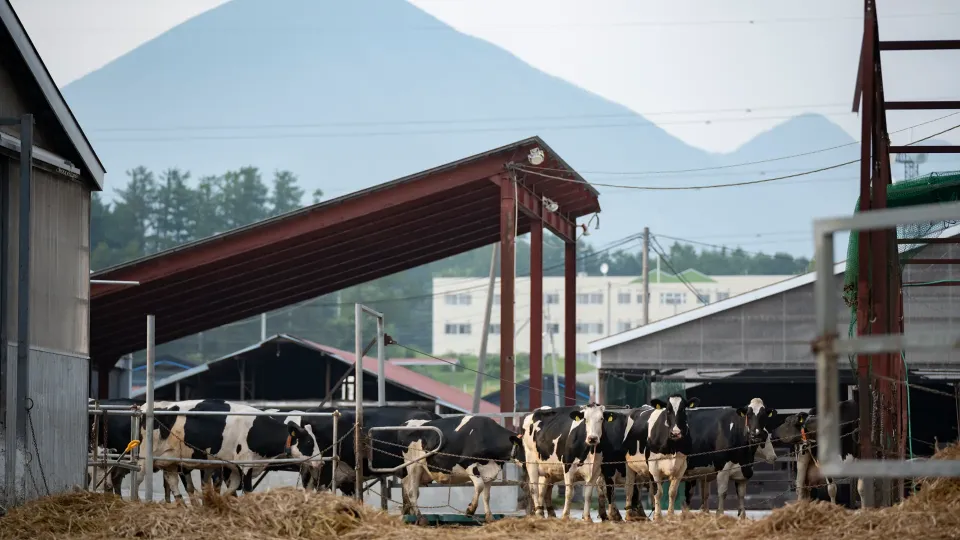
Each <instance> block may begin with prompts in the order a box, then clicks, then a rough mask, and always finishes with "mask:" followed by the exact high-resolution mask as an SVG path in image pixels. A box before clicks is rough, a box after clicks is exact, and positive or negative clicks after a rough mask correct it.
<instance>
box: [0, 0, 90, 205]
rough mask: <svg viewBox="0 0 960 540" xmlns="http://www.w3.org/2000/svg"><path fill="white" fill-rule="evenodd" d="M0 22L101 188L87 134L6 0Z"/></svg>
mask: <svg viewBox="0 0 960 540" xmlns="http://www.w3.org/2000/svg"><path fill="white" fill-rule="evenodd" d="M0 21H3V28H4V29H5V31H6V33H7V34H8V35H9V36H10V38H11V40H13V43H14V46H15V47H16V51H17V53H18V56H19V57H20V58H21V59H22V60H23V62H24V63H25V64H26V66H27V69H28V70H29V72H30V74H31V75H32V76H33V80H34V83H35V84H36V86H37V88H39V90H40V94H41V95H42V96H43V98H44V100H45V101H46V102H47V105H48V106H49V107H50V109H51V110H52V111H53V115H54V117H55V119H56V121H57V122H58V123H59V124H60V127H61V128H62V129H63V131H64V133H66V135H67V138H68V139H69V141H70V144H71V145H73V148H74V149H75V150H76V152H77V154H78V155H79V156H80V159H81V160H82V161H83V164H82V165H83V168H84V169H86V172H87V174H88V175H89V178H90V179H91V180H93V182H94V183H95V184H96V187H97V189H103V176H104V174H105V173H106V171H105V170H104V168H103V163H101V162H100V158H98V157H97V154H96V152H94V151H93V146H92V145H91V144H90V141H89V140H88V139H87V136H86V135H84V133H83V130H82V129H80V123H79V122H77V118H76V117H75V116H73V112H72V111H71V110H70V107H69V106H68V105H67V102H66V100H64V99H63V95H62V94H61V93H60V89H59V88H57V85H56V83H55V82H54V81H53V77H51V76H50V72H49V71H47V67H46V66H45V65H44V63H43V60H41V59H40V54H39V53H38V52H37V49H36V47H34V46H33V42H32V41H31V40H30V36H28V35H27V31H26V30H25V29H24V27H23V23H21V22H20V18H19V17H17V13H16V11H14V9H13V6H12V5H10V1H9V0H0ZM4 52H6V51H4Z"/></svg>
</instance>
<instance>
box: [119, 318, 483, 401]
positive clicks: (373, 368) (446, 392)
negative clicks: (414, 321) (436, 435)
mask: <svg viewBox="0 0 960 540" xmlns="http://www.w3.org/2000/svg"><path fill="white" fill-rule="evenodd" d="M278 342H283V343H292V344H294V345H298V346H300V347H303V348H305V349H308V350H311V351H316V352H318V353H321V354H323V355H324V356H326V357H328V358H333V359H335V360H339V361H340V362H343V363H344V364H347V365H350V366H353V365H356V355H355V354H354V353H350V352H347V351H343V350H340V349H337V348H335V347H329V346H327V345H321V344H319V343H315V342H313V341H310V340H307V339H303V338H299V337H296V336H291V335H289V334H278V335H275V336H273V337H271V338H268V339H266V340H264V341H261V342H259V343H255V344H254V345H251V346H249V347H246V348H244V349H241V350H239V351H235V352H232V353H230V354H228V355H226V356H223V357H221V358H218V359H216V360H212V361H210V362H207V363H205V364H201V365H199V366H196V367H193V368H190V369H187V370H184V371H181V372H179V373H176V374H174V375H171V376H169V377H165V378H163V379H160V380H158V381H156V383H155V385H154V388H162V387H164V386H167V385H170V384H173V383H175V382H177V381H182V380H184V379H189V378H190V377H194V376H196V375H198V374H200V373H204V372H206V371H209V370H210V367H211V366H212V365H217V364H218V363H221V362H226V361H231V360H236V359H238V358H239V357H240V356H241V355H243V354H244V353H247V352H250V351H254V350H258V349H261V348H263V347H266V346H269V345H270V344H274V343H278ZM363 371H364V373H367V374H369V375H371V376H373V377H376V376H377V374H378V373H379V370H378V365H377V359H376V358H372V357H370V356H364V357H363ZM384 374H385V376H386V380H387V381H389V382H390V383H391V384H394V385H397V386H400V387H403V388H405V389H406V390H408V391H410V392H413V393H415V394H419V395H422V396H424V397H426V398H429V399H430V400H431V401H436V402H437V403H438V404H440V405H442V406H444V407H449V408H451V409H455V410H458V411H461V412H470V410H471V408H472V406H473V396H472V395H470V394H467V393H466V392H463V391H461V390H458V389H457V388H454V387H452V386H449V385H447V384H444V383H442V382H440V381H437V380H434V379H431V378H430V377H428V376H426V375H423V374H421V373H417V372H416V371H412V370H409V369H407V368H405V367H402V366H397V365H393V364H390V363H389V362H388V363H387V365H386V368H385V370H384ZM145 392H146V388H143V387H141V388H136V389H134V390H133V391H131V393H130V397H131V398H140V397H142V396H143V395H144V393H145ZM317 401H318V402H319V399H318V400H317ZM480 412H481V413H496V412H500V409H499V408H498V407H497V406H496V405H493V404H492V403H490V402H487V401H483V400H481V401H480Z"/></svg>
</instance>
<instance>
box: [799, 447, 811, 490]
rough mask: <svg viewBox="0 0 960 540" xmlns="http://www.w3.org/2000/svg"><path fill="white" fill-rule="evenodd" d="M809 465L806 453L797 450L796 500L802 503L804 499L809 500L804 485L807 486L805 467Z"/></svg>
mask: <svg viewBox="0 0 960 540" xmlns="http://www.w3.org/2000/svg"><path fill="white" fill-rule="evenodd" d="M808 464H809V457H808V456H807V454H806V452H804V451H803V450H802V449H801V450H797V481H796V486H797V500H798V501H802V500H804V499H806V498H809V497H808V496H807V495H808V494H807V493H806V484H807V466H808Z"/></svg>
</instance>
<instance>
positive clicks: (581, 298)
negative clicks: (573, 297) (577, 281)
mask: <svg viewBox="0 0 960 540" xmlns="http://www.w3.org/2000/svg"><path fill="white" fill-rule="evenodd" d="M577 303H578V304H580V305H584V304H589V303H590V295H589V294H579V293H578V294H577Z"/></svg>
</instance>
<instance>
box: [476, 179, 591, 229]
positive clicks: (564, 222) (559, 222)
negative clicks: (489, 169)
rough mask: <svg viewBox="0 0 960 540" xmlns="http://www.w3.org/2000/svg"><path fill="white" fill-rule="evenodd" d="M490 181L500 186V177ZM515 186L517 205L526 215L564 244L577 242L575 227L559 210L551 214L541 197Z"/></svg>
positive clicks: (522, 186) (528, 189)
mask: <svg viewBox="0 0 960 540" xmlns="http://www.w3.org/2000/svg"><path fill="white" fill-rule="evenodd" d="M490 181H491V182H493V183H495V184H497V185H500V176H499V175H497V176H492V177H491V178H490ZM516 185H517V205H518V206H519V207H520V209H521V210H523V211H524V212H525V213H526V214H527V215H529V216H530V217H532V218H534V219H539V220H541V221H543V224H544V225H546V226H547V228H548V229H550V231H551V232H553V233H554V234H555V235H557V236H559V237H560V238H562V239H563V240H564V241H565V242H576V241H577V233H576V229H577V225H576V223H574V222H573V221H570V220H569V219H567V218H565V217H564V216H563V215H561V214H560V213H559V212H560V209H559V208H557V210H556V211H554V212H551V211H549V210H546V211H545V209H544V208H543V200H542V197H543V196H542V195H538V194H537V193H535V192H534V191H533V190H532V189H530V188H528V187H526V186H524V185H522V184H520V183H519V182H518V183H517V184H516Z"/></svg>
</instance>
